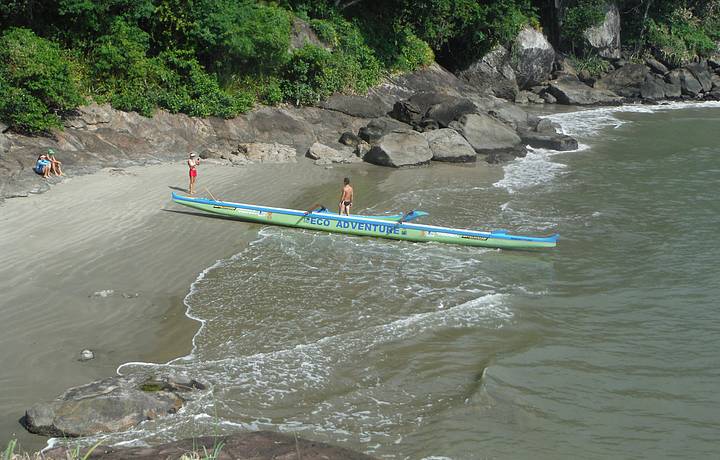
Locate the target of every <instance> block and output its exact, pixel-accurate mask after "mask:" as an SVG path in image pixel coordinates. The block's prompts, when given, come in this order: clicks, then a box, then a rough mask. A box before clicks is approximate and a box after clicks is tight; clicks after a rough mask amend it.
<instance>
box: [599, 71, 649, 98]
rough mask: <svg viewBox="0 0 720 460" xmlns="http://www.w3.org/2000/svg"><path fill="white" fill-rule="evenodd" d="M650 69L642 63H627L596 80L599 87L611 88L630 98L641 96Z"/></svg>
mask: <svg viewBox="0 0 720 460" xmlns="http://www.w3.org/2000/svg"><path fill="white" fill-rule="evenodd" d="M649 72H650V69H649V68H647V67H645V66H644V65H642V64H627V65H624V66H622V67H620V68H619V69H617V70H614V71H612V72H610V73H609V74H607V75H606V76H604V77H603V78H601V79H600V80H598V81H597V82H595V85H594V87H595V88H597V89H604V90H610V91H612V92H614V93H615V94H618V95H620V96H623V97H628V98H637V97H640V86H642V85H643V83H644V82H645V79H646V77H647V75H648V73H649Z"/></svg>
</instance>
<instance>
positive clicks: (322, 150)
mask: <svg viewBox="0 0 720 460" xmlns="http://www.w3.org/2000/svg"><path fill="white" fill-rule="evenodd" d="M305 156H307V157H308V158H310V159H312V160H315V164H317V165H327V164H331V163H359V162H361V161H362V160H361V159H360V158H358V156H357V155H355V153H353V149H352V148H345V149H344V150H336V149H334V148H332V147H328V146H327V145H325V144H321V143H319V142H315V143H314V144H313V145H311V146H310V148H309V149H308V151H307V153H306V154H305Z"/></svg>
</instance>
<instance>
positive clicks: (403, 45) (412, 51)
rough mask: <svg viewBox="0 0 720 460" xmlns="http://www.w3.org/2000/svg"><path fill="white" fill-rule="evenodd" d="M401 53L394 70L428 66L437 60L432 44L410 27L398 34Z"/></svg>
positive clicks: (409, 69) (408, 69)
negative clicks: (418, 35) (422, 38)
mask: <svg viewBox="0 0 720 460" xmlns="http://www.w3.org/2000/svg"><path fill="white" fill-rule="evenodd" d="M398 36H399V38H398V42H399V48H400V49H399V53H398V57H397V60H396V61H395V64H394V65H393V70H399V71H405V72H407V71H411V70H415V69H419V68H421V67H425V66H428V65H430V64H432V63H433V62H434V61H435V54H434V53H433V51H432V49H430V46H429V45H428V44H427V43H425V42H424V41H422V40H421V39H420V38H418V37H417V35H415V34H414V33H413V32H412V31H411V30H410V28H404V29H403V31H402V32H400V33H399V34H398Z"/></svg>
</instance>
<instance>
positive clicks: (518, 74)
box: [512, 27, 555, 89]
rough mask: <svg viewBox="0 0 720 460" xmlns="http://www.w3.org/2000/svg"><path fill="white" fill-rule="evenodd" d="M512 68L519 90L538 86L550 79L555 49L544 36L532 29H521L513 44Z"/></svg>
mask: <svg viewBox="0 0 720 460" xmlns="http://www.w3.org/2000/svg"><path fill="white" fill-rule="evenodd" d="M512 49H513V59H512V61H513V68H514V70H515V78H516V80H517V84H518V86H519V87H520V88H521V89H526V88H529V87H531V86H534V85H538V84H540V83H542V82H544V81H546V80H548V79H549V78H550V72H552V68H553V63H554V62H555V49H554V48H553V47H552V45H551V44H550V42H549V41H547V39H546V38H545V36H544V35H543V34H542V33H541V32H538V31H537V30H535V29H533V28H532V27H525V28H523V29H522V30H521V31H520V33H519V34H518V36H517V37H516V38H515V42H514V44H513V48H512Z"/></svg>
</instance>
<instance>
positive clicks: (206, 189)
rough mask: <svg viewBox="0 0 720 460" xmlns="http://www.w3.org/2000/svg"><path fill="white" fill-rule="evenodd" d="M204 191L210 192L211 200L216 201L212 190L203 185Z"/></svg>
mask: <svg viewBox="0 0 720 460" xmlns="http://www.w3.org/2000/svg"><path fill="white" fill-rule="evenodd" d="M205 191H206V192H208V193H209V194H210V198H212V199H213V201H217V200H216V199H215V197H214V196H213V194H212V192H210V190H209V189H208V188H207V187H205Z"/></svg>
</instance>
